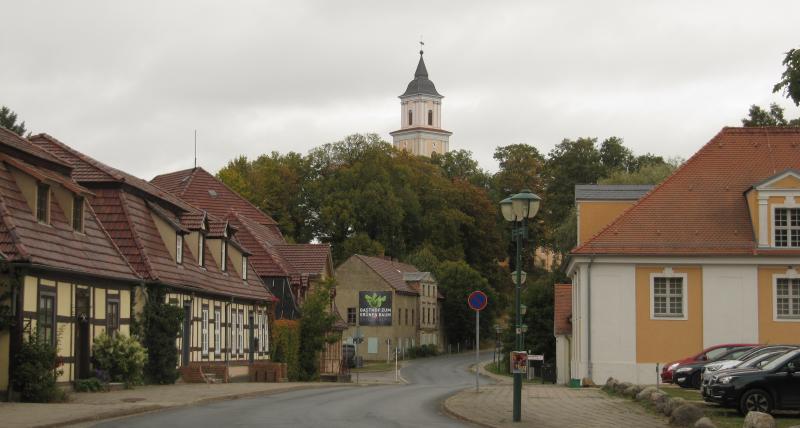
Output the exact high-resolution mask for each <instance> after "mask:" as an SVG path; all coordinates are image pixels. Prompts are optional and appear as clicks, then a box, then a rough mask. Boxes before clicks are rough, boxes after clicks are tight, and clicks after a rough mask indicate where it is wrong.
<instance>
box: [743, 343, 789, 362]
mask: <svg viewBox="0 0 800 428" xmlns="http://www.w3.org/2000/svg"><path fill="white" fill-rule="evenodd" d="M789 349H792V348H791V347H789V346H762V347H760V348H754V349H751V350H750V352H748V353H746V354H744V355H742V356H741V357H739V359H740V360H742V361H747V360H750V359H753V358H758V357H760V356H762V355H764V354H772V353H773V352H786V351H787V350H789Z"/></svg>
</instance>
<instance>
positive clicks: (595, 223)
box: [577, 201, 634, 245]
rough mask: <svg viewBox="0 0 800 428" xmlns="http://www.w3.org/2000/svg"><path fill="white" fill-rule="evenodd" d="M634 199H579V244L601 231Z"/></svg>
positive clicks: (632, 202)
mask: <svg viewBox="0 0 800 428" xmlns="http://www.w3.org/2000/svg"><path fill="white" fill-rule="evenodd" d="M633 204H634V201H613V202H610V201H599V202H587V201H578V204H577V205H578V208H577V209H578V232H579V233H578V245H580V244H582V243H584V242H586V241H588V240H589V239H590V238H591V237H592V236H594V235H595V234H597V233H598V232H600V231H601V230H602V229H603V228H604V227H606V226H607V225H608V224H609V223H611V222H612V221H613V220H614V219H615V218H617V217H618V216H619V215H620V214H622V212H623V211H625V209H627V208H628V207H630V206H631V205H633Z"/></svg>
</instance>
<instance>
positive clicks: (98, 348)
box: [94, 333, 147, 386]
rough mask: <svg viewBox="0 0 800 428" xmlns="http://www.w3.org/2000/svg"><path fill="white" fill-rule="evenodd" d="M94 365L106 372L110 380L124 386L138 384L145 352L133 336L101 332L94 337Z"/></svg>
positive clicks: (140, 380) (145, 358) (145, 357)
mask: <svg viewBox="0 0 800 428" xmlns="http://www.w3.org/2000/svg"><path fill="white" fill-rule="evenodd" d="M94 360H95V366H96V367H97V368H99V369H100V370H103V371H106V372H108V376H109V377H110V378H111V380H112V381H115V382H125V385H126V386H132V385H136V384H140V383H141V382H142V372H143V369H144V364H145V362H146V361H147V352H146V351H145V350H144V347H142V345H141V344H140V343H139V341H138V340H136V339H135V338H133V337H130V336H126V335H124V334H115V335H114V336H109V335H107V334H105V333H104V334H101V335H100V336H97V337H96V338H95V339H94Z"/></svg>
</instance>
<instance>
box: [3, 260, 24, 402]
mask: <svg viewBox="0 0 800 428" xmlns="http://www.w3.org/2000/svg"><path fill="white" fill-rule="evenodd" d="M8 278H9V281H10V283H11V284H10V285H11V316H12V317H14V318H16V319H15V322H14V325H11V326H9V329H8V333H9V334H8V386H7V387H6V401H11V395H12V394H13V392H14V388H13V375H12V373H13V372H14V370H12V369H13V368H14V361H15V360H16V358H15V357H16V353H17V346H18V343H17V339H16V337H17V336H19V337H21V336H22V316H21V315H22V311H20V310H19V308H21V307H22V305H21V302H20V299H21V294H20V292H19V283H18V281H17V276H16V272H15V271H14V265H13V264H12V263H9V265H8Z"/></svg>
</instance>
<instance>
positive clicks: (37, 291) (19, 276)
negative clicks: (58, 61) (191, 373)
mask: <svg viewBox="0 0 800 428" xmlns="http://www.w3.org/2000/svg"><path fill="white" fill-rule="evenodd" d="M71 173H72V167H71V166H70V165H69V164H67V163H65V162H63V161H61V160H59V159H58V158H56V157H55V156H53V155H51V154H50V153H48V152H46V151H44V150H42V149H40V148H38V147H36V146H35V145H33V144H31V143H30V142H28V141H27V140H24V139H22V138H20V137H18V136H17V135H16V134H14V133H12V132H10V131H7V130H6V129H4V128H2V127H0V213H1V214H0V257H1V258H2V261H0V296H3V297H0V299H2V301H0V305H3V306H5V307H6V309H7V311H8V313H9V314H10V315H11V317H12V319H9V320H6V321H12V320H13V323H12V325H11V326H10V327H9V328H7V329H5V330H3V331H0V393H2V394H3V395H5V394H6V392H7V391H9V390H10V381H11V379H12V377H13V373H14V367H13V364H14V355H15V350H16V349H18V347H19V346H20V344H21V342H22V340H23V339H24V337H25V336H26V335H29V334H39V335H40V336H41V337H43V338H44V339H45V340H47V341H49V342H50V343H52V344H53V345H55V346H56V347H57V350H58V356H59V360H60V362H61V363H62V365H61V367H60V369H61V375H60V376H59V377H58V381H59V382H68V381H72V380H75V379H78V378H81V377H89V375H90V354H91V345H92V342H93V340H94V338H95V337H97V336H98V335H100V334H102V333H109V334H114V333H115V332H120V333H125V334H128V333H129V327H130V321H131V301H132V300H131V299H132V296H131V294H132V293H131V290H132V289H133V287H135V286H136V285H138V284H139V283H140V280H139V278H138V276H137V275H136V274H135V272H134V271H133V269H132V268H131V266H130V265H129V264H128V262H127V261H126V259H125V258H124V257H123V256H122V254H121V253H120V251H119V248H118V247H117V246H116V245H115V244H114V242H113V240H112V239H111V238H110V236H109V235H108V233H106V231H105V230H104V229H103V227H102V225H101V224H100V221H99V219H98V217H97V215H96V213H95V212H94V210H93V209H92V208H91V206H90V205H89V204H88V203H87V199H89V198H91V197H92V193H91V192H90V191H89V190H87V189H86V188H84V187H82V186H80V185H78V184H77V183H76V182H75V181H74V180H73V179H72V178H71V177H70V175H71Z"/></svg>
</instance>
